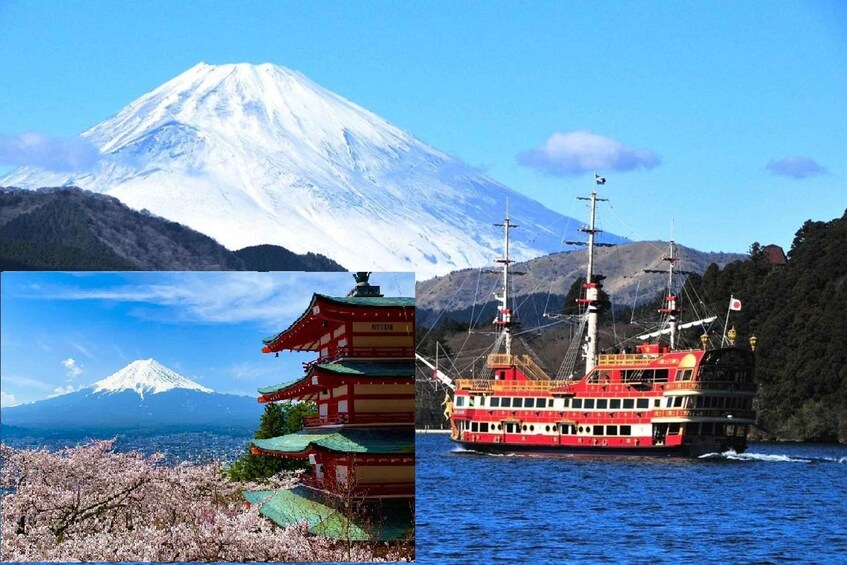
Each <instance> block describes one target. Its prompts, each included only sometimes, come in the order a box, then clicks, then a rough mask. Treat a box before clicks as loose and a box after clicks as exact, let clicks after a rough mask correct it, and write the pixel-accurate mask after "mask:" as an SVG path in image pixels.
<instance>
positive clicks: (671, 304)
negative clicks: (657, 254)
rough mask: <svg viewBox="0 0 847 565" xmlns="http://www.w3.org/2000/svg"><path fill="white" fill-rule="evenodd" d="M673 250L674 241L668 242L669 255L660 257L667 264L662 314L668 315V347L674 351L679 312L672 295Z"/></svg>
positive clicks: (674, 258)
mask: <svg viewBox="0 0 847 565" xmlns="http://www.w3.org/2000/svg"><path fill="white" fill-rule="evenodd" d="M674 249H675V244H674V241H673V240H671V242H670V253H669V254H668V256H667V257H662V259H664V260H665V261H667V262H668V299H667V301H668V303H667V306H666V307H665V309H664V310H663V312H664V313H666V314H667V315H668V327H669V328H670V338H671V339H670V342H671V343H670V345H671V350H674V349H676V334H677V323H676V315H677V314H679V311H678V310H677V309H676V296H675V295H674V294H673V266H674V263H676V262H677V258H676V257H674V254H673V252H674Z"/></svg>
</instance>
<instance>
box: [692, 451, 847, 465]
mask: <svg viewBox="0 0 847 565" xmlns="http://www.w3.org/2000/svg"><path fill="white" fill-rule="evenodd" d="M699 458H700V459H718V460H720V459H723V460H727V461H764V462H771V463H774V462H775V463H847V457H793V456H791V455H777V454H767V453H736V452H735V451H733V450H729V451H724V452H723V453H706V454H704V455H701V456H700V457H699Z"/></svg>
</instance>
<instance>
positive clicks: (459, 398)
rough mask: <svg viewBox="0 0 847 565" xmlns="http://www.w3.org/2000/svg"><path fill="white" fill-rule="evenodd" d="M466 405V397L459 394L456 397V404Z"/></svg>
mask: <svg viewBox="0 0 847 565" xmlns="http://www.w3.org/2000/svg"><path fill="white" fill-rule="evenodd" d="M464 405H465V397H464V396H457V397H456V406H464Z"/></svg>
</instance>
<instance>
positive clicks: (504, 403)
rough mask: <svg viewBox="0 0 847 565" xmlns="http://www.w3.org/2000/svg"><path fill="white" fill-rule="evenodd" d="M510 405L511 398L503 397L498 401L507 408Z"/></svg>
mask: <svg viewBox="0 0 847 565" xmlns="http://www.w3.org/2000/svg"><path fill="white" fill-rule="evenodd" d="M511 405H512V399H511V398H504V399H503V401H502V402H501V403H500V406H502V407H503V408H509V407H510V406H511Z"/></svg>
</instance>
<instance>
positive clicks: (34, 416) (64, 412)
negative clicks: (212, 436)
mask: <svg viewBox="0 0 847 565" xmlns="http://www.w3.org/2000/svg"><path fill="white" fill-rule="evenodd" d="M263 410H264V408H263V405H261V404H259V403H258V402H256V399H255V398H253V397H247V396H237V395H234V394H221V393H217V392H214V391H212V390H211V389H209V388H207V387H204V386H202V385H200V384H198V383H196V382H194V381H192V380H191V379H188V378H186V377H184V376H182V375H180V374H179V373H177V372H175V371H172V370H171V369H168V368H167V367H165V366H163V365H161V364H160V363H158V362H157V361H155V360H154V359H144V360H138V361H133V362H132V363H130V364H129V365H127V366H126V367H124V368H123V369H121V370H119V371H117V372H116V373H114V374H112V375H110V376H108V377H106V378H105V379H102V380H100V381H97V382H96V383H94V384H93V385H91V386H88V387H85V388H83V389H81V390H78V391H76V392H71V393H68V394H62V395H59V396H54V397H53V398H48V399H46V400H40V401H37V402H32V403H29V404H21V405H19V406H12V407H7V408H3V409H2V410H0V414H2V421H3V424H4V425H8V426H14V427H18V428H23V429H25V430H30V431H32V432H33V433H37V434H45V433H47V434H53V435H60V434H63V433H65V432H69V433H71V432H77V431H80V430H85V431H90V430H95V431H99V432H103V433H107V434H108V433H114V432H119V431H124V430H126V431H138V430H140V429H157V430H163V429H166V430H184V429H192V430H223V429H241V430H246V429H255V428H256V427H257V426H258V424H259V418H260V416H261V414H262V411H263Z"/></svg>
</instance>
